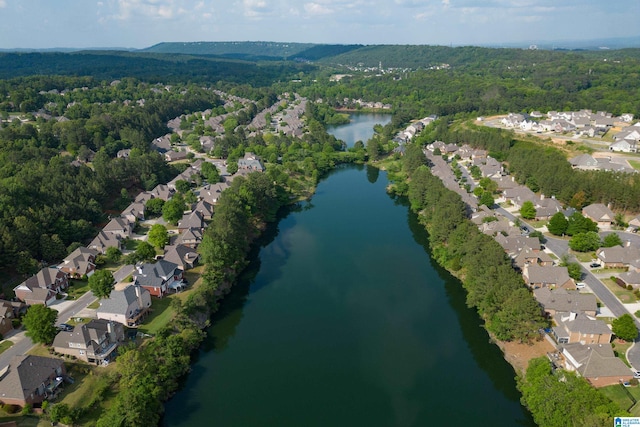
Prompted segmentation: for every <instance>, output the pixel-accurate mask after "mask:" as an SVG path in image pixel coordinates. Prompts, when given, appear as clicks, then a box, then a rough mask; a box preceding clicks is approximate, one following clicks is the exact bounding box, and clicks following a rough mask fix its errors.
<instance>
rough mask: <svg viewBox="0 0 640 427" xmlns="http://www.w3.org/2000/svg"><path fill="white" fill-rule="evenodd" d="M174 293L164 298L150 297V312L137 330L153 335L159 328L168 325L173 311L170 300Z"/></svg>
mask: <svg viewBox="0 0 640 427" xmlns="http://www.w3.org/2000/svg"><path fill="white" fill-rule="evenodd" d="M173 298H175V296H174V295H170V296H166V297H164V298H156V297H151V312H150V313H149V315H148V316H147V317H146V319H144V324H142V325H140V327H139V328H138V330H139V331H140V332H144V333H147V334H151V335H155V334H157V333H158V331H159V330H160V329H162V328H163V327H164V326H166V325H168V324H169V322H170V321H171V319H173V316H174V314H175V312H174V311H173V309H172V308H171V300H172V299H173Z"/></svg>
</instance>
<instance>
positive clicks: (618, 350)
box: [611, 340, 633, 367]
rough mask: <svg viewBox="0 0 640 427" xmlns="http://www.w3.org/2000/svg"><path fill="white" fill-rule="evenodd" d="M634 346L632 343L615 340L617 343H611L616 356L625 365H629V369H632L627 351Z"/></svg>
mask: <svg viewBox="0 0 640 427" xmlns="http://www.w3.org/2000/svg"><path fill="white" fill-rule="evenodd" d="M632 344H633V343H632V342H626V341H620V340H615V342H613V343H611V345H612V347H613V351H614V352H615V354H616V357H618V358H619V359H620V360H622V361H623V362H624V363H625V365H627V366H628V367H631V365H630V364H629V362H628V361H627V350H629V347H631V345H632Z"/></svg>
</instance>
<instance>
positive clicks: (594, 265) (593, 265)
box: [589, 262, 600, 268]
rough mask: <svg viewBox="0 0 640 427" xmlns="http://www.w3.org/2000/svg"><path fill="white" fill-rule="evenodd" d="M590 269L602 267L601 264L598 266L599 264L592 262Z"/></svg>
mask: <svg viewBox="0 0 640 427" xmlns="http://www.w3.org/2000/svg"><path fill="white" fill-rule="evenodd" d="M589 267H591V268H598V267H600V264H598V263H597V262H592V263H591V264H589Z"/></svg>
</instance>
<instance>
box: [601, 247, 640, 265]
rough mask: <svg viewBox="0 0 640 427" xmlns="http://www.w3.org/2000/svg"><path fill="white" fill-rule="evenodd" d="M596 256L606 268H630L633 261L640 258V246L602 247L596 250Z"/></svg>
mask: <svg viewBox="0 0 640 427" xmlns="http://www.w3.org/2000/svg"><path fill="white" fill-rule="evenodd" d="M596 257H597V258H598V259H599V260H600V262H601V264H602V265H603V266H604V267H606V268H625V267H627V268H628V267H630V265H631V264H632V263H634V262H637V261H638V260H640V248H638V247H636V246H626V247H622V246H613V247H611V248H600V249H598V250H597V251H596Z"/></svg>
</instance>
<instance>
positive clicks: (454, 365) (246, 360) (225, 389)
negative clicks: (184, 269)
mask: <svg viewBox="0 0 640 427" xmlns="http://www.w3.org/2000/svg"><path fill="white" fill-rule="evenodd" d="M386 184H387V179H386V175H385V174H384V172H380V173H378V171H377V170H375V169H373V168H368V167H356V166H350V167H343V168H339V169H338V170H336V171H335V172H333V173H332V174H331V175H330V176H329V177H328V178H326V179H325V180H324V181H323V182H321V183H320V185H319V186H318V191H317V193H316V195H315V196H314V197H313V199H312V200H311V201H310V202H309V203H306V204H303V205H302V206H301V208H300V209H298V210H297V211H295V212H291V213H289V214H288V215H287V216H286V217H285V218H283V219H282V220H281V221H280V222H279V224H278V225H277V226H274V227H272V228H271V229H270V230H269V232H268V233H267V235H266V236H265V238H264V242H263V245H264V246H263V247H262V248H260V250H259V253H258V254H256V256H255V257H254V259H253V262H252V264H251V266H250V267H249V269H248V270H247V272H246V274H245V275H244V277H243V280H242V281H241V283H239V284H238V286H236V287H235V288H234V290H233V292H232V293H231V294H230V295H228V296H227V298H226V299H225V301H224V302H223V305H222V309H221V311H220V312H219V313H218V314H217V315H216V317H215V318H214V319H213V326H212V327H211V328H210V330H209V337H208V339H207V341H206V342H205V344H204V346H203V349H202V350H201V351H200V354H199V357H198V360H197V361H196V362H195V364H194V365H193V370H192V372H191V374H190V375H189V376H188V378H187V379H186V381H185V384H184V387H183V389H182V390H181V391H180V392H179V393H178V394H177V395H176V396H175V397H174V398H173V399H172V400H171V401H169V402H168V404H167V406H166V415H165V418H164V425H165V426H210V425H215V426H225V427H226V426H238V427H240V426H273V427H286V426H291V427H298V426H323V427H324V426H345V427H347V426H348V427H353V426H367V427H369V426H381V427H387V426H437V425H447V426H454V425H455V426H457V425H468V426H532V425H534V423H533V421H532V420H531V418H530V416H529V415H528V413H527V412H526V411H525V410H524V409H523V408H522V407H521V405H520V404H519V394H518V393H517V390H516V389H515V382H514V379H513V377H514V372H513V370H512V369H511V367H510V366H509V365H508V364H507V363H506V362H505V361H504V360H503V358H502V355H501V353H500V351H499V349H498V348H497V347H496V346H494V345H492V344H490V343H489V337H488V336H487V334H486V332H485V331H484V329H482V328H481V325H480V320H479V319H478V317H477V315H476V314H475V312H474V311H473V310H469V309H467V308H466V306H465V303H464V293H463V291H462V289H461V286H460V285H459V283H457V281H456V280H455V279H453V278H452V277H451V276H450V275H448V274H447V273H446V272H445V271H442V270H441V269H439V268H438V267H437V266H435V265H434V264H433V263H432V262H431V259H430V257H429V254H428V253H427V251H426V247H427V239H428V236H427V235H426V233H425V232H424V231H423V229H422V227H420V225H419V224H417V221H416V218H415V216H414V215H413V214H411V213H410V212H409V209H408V207H407V206H406V204H405V203H403V202H402V200H394V199H392V198H390V197H389V196H388V195H387V194H386V193H385V186H386Z"/></svg>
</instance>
